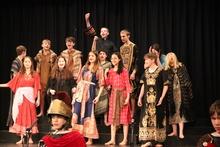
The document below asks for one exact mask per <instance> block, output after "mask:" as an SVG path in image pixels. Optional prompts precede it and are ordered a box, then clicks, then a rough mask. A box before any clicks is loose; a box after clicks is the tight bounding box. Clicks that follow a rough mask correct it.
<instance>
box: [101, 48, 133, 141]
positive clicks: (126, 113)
mask: <svg viewBox="0 0 220 147" xmlns="http://www.w3.org/2000/svg"><path fill="white" fill-rule="evenodd" d="M111 62H112V65H113V68H111V69H110V70H109V72H108V76H107V77H106V85H107V86H108V87H111V95H110V99H109V112H108V123H109V124H111V139H110V141H108V142H106V143H105V145H114V144H115V135H116V126H118V125H120V124H122V125H123V134H124V139H123V140H122V142H121V143H119V145H126V144H127V136H128V127H129V124H130V123H131V110H130V104H129V100H130V92H131V85H130V82H129V75H128V70H127V69H126V68H124V66H123V63H122V57H121V55H120V53H119V52H115V53H113V54H112V57H111Z"/></svg>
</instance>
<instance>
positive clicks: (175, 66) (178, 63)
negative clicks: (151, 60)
mask: <svg viewBox="0 0 220 147" xmlns="http://www.w3.org/2000/svg"><path fill="white" fill-rule="evenodd" d="M171 58H173V60H174V62H173V63H174V66H173V67H174V68H178V67H179V66H181V63H180V62H179V61H178V59H177V56H176V54H175V53H173V52H169V53H168V54H167V55H166V63H165V70H167V69H169V68H171V66H170V60H171Z"/></svg>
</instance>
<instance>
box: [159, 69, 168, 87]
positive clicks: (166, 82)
mask: <svg viewBox="0 0 220 147" xmlns="http://www.w3.org/2000/svg"><path fill="white" fill-rule="evenodd" d="M161 74H162V78H163V85H164V86H168V84H169V80H168V73H167V71H165V70H162V71H161Z"/></svg>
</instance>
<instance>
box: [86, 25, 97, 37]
mask: <svg viewBox="0 0 220 147" xmlns="http://www.w3.org/2000/svg"><path fill="white" fill-rule="evenodd" d="M85 34H86V35H87V36H89V37H94V36H96V34H97V33H96V31H95V29H94V27H93V26H90V27H88V28H86V29H85Z"/></svg>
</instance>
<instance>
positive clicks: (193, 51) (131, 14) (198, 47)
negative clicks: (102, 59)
mask: <svg viewBox="0 0 220 147" xmlns="http://www.w3.org/2000/svg"><path fill="white" fill-rule="evenodd" d="M217 6H218V5H217V2H216V1H214V0H212V1H210V0H206V1H200V0H183V1H176V0H136V1H133V0H97V1H95V0H62V1H61V0H53V1H47V0H33V1H20V3H10V2H6V4H4V5H1V6H0V69H1V71H0V83H5V82H7V81H8V80H9V71H10V65H11V62H12V60H13V59H14V58H15V57H16V52H15V47H16V46H17V45H19V44H23V45H25V46H26V47H27V48H28V55H29V56H31V57H34V56H35V55H36V53H37V52H38V50H39V49H40V48H41V41H42V39H44V38H49V39H51V41H52V47H53V49H54V51H55V52H56V53H57V54H59V53H60V52H61V51H62V50H63V49H64V48H65V41H64V39H65V37H66V36H69V35H74V36H75V37H76V38H77V46H76V47H77V48H78V49H79V50H81V51H82V52H83V55H84V57H83V61H85V60H86V57H87V53H88V50H89V49H90V46H91V39H88V37H86V36H85V34H84V28H85V22H84V14H85V13H86V12H91V21H92V24H93V25H94V26H95V28H96V30H97V32H99V29H100V27H102V26H106V27H108V28H109V29H110V33H111V35H110V38H111V40H113V41H114V42H115V44H116V46H117V47H120V45H121V42H120V37H119V32H120V30H121V29H124V28H127V29H128V30H130V32H131V33H132V35H131V40H132V41H133V42H135V43H136V44H137V46H138V47H139V49H140V54H139V58H141V60H142V58H143V55H144V53H146V52H147V50H148V47H149V46H150V44H151V43H153V42H158V43H160V44H161V47H162V49H163V50H164V53H167V52H170V51H173V52H175V53H176V54H177V56H178V58H179V59H180V61H182V62H183V63H185V65H186V67H187V69H188V71H189V74H190V76H191V79H192V83H193V91H194V109H195V112H196V113H197V116H198V117H207V112H208V107H209V106H210V104H211V103H212V102H213V101H214V100H215V99H218V98H220V94H219V92H218V85H217V84H218V83H220V78H219V76H218V75H220V73H219V71H217V68H218V67H219V65H220V60H219V59H218V57H220V52H219V47H220V46H219V42H220V35H219V26H220V25H219V21H218V19H219V7H217ZM142 64H143V62H142V63H141V65H140V67H141V66H142ZM141 70H142V69H141ZM8 106H9V90H8V89H7V88H1V89H0V118H1V119H0V127H1V128H4V126H5V121H6V118H7V113H8Z"/></svg>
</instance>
